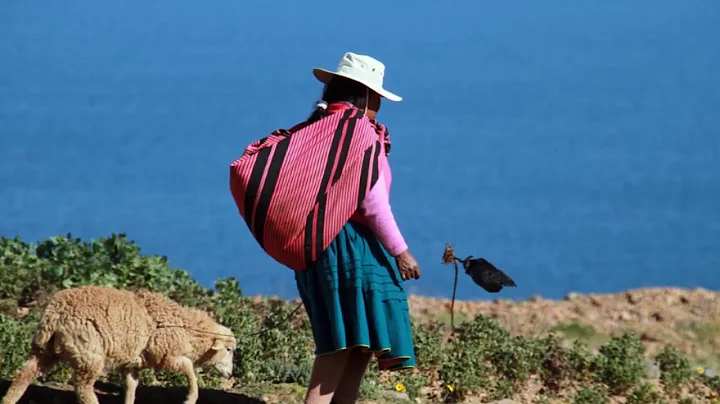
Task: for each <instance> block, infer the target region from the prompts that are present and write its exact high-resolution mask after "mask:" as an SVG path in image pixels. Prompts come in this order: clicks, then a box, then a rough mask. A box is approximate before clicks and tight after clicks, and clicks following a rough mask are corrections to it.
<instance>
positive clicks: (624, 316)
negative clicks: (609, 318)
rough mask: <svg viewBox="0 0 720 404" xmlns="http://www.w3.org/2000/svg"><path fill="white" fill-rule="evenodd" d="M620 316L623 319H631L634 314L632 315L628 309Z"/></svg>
mask: <svg viewBox="0 0 720 404" xmlns="http://www.w3.org/2000/svg"><path fill="white" fill-rule="evenodd" d="M618 318H619V319H620V320H622V321H630V319H632V315H630V313H628V312H627V311H622V312H621V313H620V315H619V316H618Z"/></svg>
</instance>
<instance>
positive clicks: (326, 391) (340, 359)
mask: <svg viewBox="0 0 720 404" xmlns="http://www.w3.org/2000/svg"><path fill="white" fill-rule="evenodd" d="M349 354H350V351H349V350H347V349H345V350H343V351H339V352H335V353H331V354H328V355H322V356H316V357H315V363H313V370H312V376H310V387H308V391H307V395H306V396H305V404H330V401H332V399H333V394H335V390H336V389H337V387H338V384H339V383H340V379H341V378H342V376H343V373H344V371H345V366H346V365H347V362H348V357H349V356H350V355H349Z"/></svg>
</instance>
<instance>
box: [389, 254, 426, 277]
mask: <svg viewBox="0 0 720 404" xmlns="http://www.w3.org/2000/svg"><path fill="white" fill-rule="evenodd" d="M395 262H396V263H397V267H398V270H399V271H400V276H402V279H403V280H404V281H406V280H408V279H410V278H413V279H419V278H420V267H418V264H417V261H415V257H413V256H412V254H410V250H405V252H402V253H400V254H398V256H396V257H395Z"/></svg>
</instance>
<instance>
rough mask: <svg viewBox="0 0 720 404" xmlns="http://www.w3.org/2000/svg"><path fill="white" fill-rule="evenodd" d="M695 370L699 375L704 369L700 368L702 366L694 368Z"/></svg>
mask: <svg viewBox="0 0 720 404" xmlns="http://www.w3.org/2000/svg"><path fill="white" fill-rule="evenodd" d="M695 370H697V372H698V373H700V374H703V373H705V368H704V367H702V366H698V367H697V368H695Z"/></svg>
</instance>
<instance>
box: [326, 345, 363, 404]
mask: <svg viewBox="0 0 720 404" xmlns="http://www.w3.org/2000/svg"><path fill="white" fill-rule="evenodd" d="M371 357H372V353H365V352H363V351H362V350H361V349H359V348H355V349H353V350H352V351H351V352H350V355H349V357H348V360H347V366H345V372H343V375H342V379H340V383H339V384H338V387H337V390H336V391H335V396H334V397H333V401H332V402H333V404H335V403H337V404H354V403H355V402H356V401H357V400H358V396H359V395H360V385H361V384H362V380H363V376H365V372H366V371H367V367H368V363H370V358H371Z"/></svg>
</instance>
